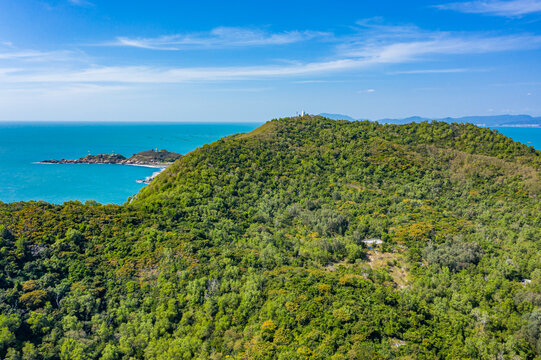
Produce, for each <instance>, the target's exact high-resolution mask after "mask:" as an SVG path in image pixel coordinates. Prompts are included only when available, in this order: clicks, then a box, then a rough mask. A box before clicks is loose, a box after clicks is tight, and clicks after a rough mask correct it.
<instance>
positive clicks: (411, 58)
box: [0, 0, 541, 122]
mask: <svg viewBox="0 0 541 360" xmlns="http://www.w3.org/2000/svg"><path fill="white" fill-rule="evenodd" d="M302 110H304V111H306V112H308V113H311V114H318V113H322V112H326V113H341V114H347V115H350V116H353V117H355V118H362V119H373V120H374V119H381V118H402V117H408V116H415V115H417V116H423V117H433V118H441V117H447V116H452V117H458V116H467V115H497V114H529V115H533V116H540V115H541V0H506V1H502V0H482V1H478V0H474V1H463V2H455V1H453V0H449V1H446V0H441V1H385V0H379V1H375V0H374V1H372V0H364V1H361V0H358V1H353V0H334V1H323V0H321V1H320V0H311V1H295V0H289V1H282V0H273V1H263V0H262V1H253V0H251V1H235V0H230V1H205V0H199V1H165V0H164V1H134V0H131V1H123V0H116V1H110V0H109V1H106V0H105V1H102V0H16V1H15V0H0V121H156V122H170V121H175V122H263V121H267V120H270V119H272V118H278V117H284V116H291V115H295V114H296V113H298V112H301V111H302Z"/></svg>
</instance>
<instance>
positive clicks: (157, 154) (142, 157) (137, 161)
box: [42, 149, 182, 166]
mask: <svg viewBox="0 0 541 360" xmlns="http://www.w3.org/2000/svg"><path fill="white" fill-rule="evenodd" d="M181 157H182V155H181V154H179V153H175V152H171V151H167V150H158V149H156V150H147V151H141V152H139V153H137V154H133V155H132V156H131V157H129V158H126V157H125V156H124V155H121V154H98V155H87V156H84V157H81V158H79V159H61V160H55V159H51V160H44V161H42V163H44V164H121V165H141V166H159V165H162V166H167V165H169V164H171V163H173V162H174V161H175V160H177V159H179V158H181Z"/></svg>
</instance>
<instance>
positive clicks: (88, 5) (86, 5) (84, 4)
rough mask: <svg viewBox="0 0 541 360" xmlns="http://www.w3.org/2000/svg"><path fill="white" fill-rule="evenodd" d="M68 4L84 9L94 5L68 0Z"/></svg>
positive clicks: (81, 0) (84, 0)
mask: <svg viewBox="0 0 541 360" xmlns="http://www.w3.org/2000/svg"><path fill="white" fill-rule="evenodd" d="M68 2H69V3H70V4H72V5H75V6H84V7H91V6H94V3H92V2H90V1H87V0H68Z"/></svg>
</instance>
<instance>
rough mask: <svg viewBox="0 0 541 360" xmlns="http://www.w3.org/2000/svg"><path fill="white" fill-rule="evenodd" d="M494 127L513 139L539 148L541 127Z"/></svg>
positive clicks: (540, 148)
mask: <svg viewBox="0 0 541 360" xmlns="http://www.w3.org/2000/svg"><path fill="white" fill-rule="evenodd" d="M494 129H496V130H498V131H499V132H500V133H502V134H503V135H505V136H508V137H510V138H511V139H513V140H515V141H518V142H521V143H523V144H526V145H528V146H533V147H534V148H536V149H537V150H541V127H538V128H524V127H496V128H494Z"/></svg>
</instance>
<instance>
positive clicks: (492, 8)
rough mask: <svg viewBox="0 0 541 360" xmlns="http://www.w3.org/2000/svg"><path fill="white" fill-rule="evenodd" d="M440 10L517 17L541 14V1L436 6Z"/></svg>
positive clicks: (525, 0) (494, 0)
mask: <svg viewBox="0 0 541 360" xmlns="http://www.w3.org/2000/svg"><path fill="white" fill-rule="evenodd" d="M436 7H437V8H439V9H442V10H454V11H459V12H464V13H472V14H485V15H494V16H506V17H517V16H522V15H526V14H532V13H537V12H541V0H510V1H500V0H484V1H480V0H478V1H466V2H454V3H450V4H443V5H437V6H436Z"/></svg>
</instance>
